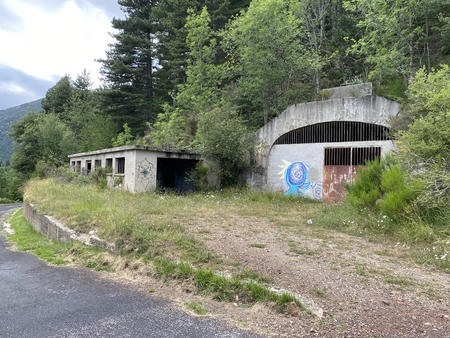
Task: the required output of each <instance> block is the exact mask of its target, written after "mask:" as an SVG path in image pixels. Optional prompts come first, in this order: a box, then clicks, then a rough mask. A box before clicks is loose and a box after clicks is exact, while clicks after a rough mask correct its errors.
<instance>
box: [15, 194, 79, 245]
mask: <svg viewBox="0 0 450 338" xmlns="http://www.w3.org/2000/svg"><path fill="white" fill-rule="evenodd" d="M23 214H24V216H25V218H26V219H27V220H28V222H29V223H30V224H31V226H32V227H33V229H34V230H36V231H37V232H40V233H41V234H43V235H45V236H47V237H48V238H51V239H56V240H57V241H60V242H65V243H68V242H71V241H72V240H74V239H76V237H77V235H76V233H75V231H74V230H72V229H69V228H67V227H65V226H64V225H63V224H61V223H60V222H58V221H57V220H56V219H54V218H53V217H51V216H47V215H39V214H38V213H37V211H36V209H35V208H34V206H33V204H28V203H24V204H23Z"/></svg>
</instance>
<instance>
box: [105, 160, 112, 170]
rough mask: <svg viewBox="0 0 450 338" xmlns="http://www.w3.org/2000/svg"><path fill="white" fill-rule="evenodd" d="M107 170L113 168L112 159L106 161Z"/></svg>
mask: <svg viewBox="0 0 450 338" xmlns="http://www.w3.org/2000/svg"><path fill="white" fill-rule="evenodd" d="M106 168H112V158H107V159H106Z"/></svg>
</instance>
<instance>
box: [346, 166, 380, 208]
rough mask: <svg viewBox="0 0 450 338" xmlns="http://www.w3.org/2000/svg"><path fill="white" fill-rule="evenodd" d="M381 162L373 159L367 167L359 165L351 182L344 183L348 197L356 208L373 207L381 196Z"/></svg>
mask: <svg viewBox="0 0 450 338" xmlns="http://www.w3.org/2000/svg"><path fill="white" fill-rule="evenodd" d="M382 171H383V164H382V163H381V161H378V160H375V161H371V162H368V163H367V167H360V168H359V170H358V173H357V176H356V179H355V181H354V182H353V184H346V185H345V189H346V190H347V191H348V199H349V202H350V203H351V205H352V206H354V207H356V208H362V207H371V208H374V207H375V204H376V202H377V200H378V199H379V198H380V197H381V190H380V184H381V173H382Z"/></svg>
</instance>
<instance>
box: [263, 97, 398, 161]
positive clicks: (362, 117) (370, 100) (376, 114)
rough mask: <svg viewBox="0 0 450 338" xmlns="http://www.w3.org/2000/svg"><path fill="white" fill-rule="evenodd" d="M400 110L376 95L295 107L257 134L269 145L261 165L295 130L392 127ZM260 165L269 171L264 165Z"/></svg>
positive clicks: (390, 101)
mask: <svg viewBox="0 0 450 338" xmlns="http://www.w3.org/2000/svg"><path fill="white" fill-rule="evenodd" d="M399 110H400V104H399V103H398V102H395V101H392V100H389V99H386V98H384V97H381V96H374V95H368V96H363V97H356V98H340V99H332V100H326V101H315V102H308V103H301V104H295V105H292V106H290V107H289V108H288V109H286V110H285V111H284V112H283V113H281V114H280V115H279V116H278V117H277V118H275V119H273V120H272V121H271V122H269V123H268V124H266V125H265V126H264V127H262V128H261V129H260V130H258V131H257V132H256V137H257V140H258V141H259V143H263V144H265V145H266V147H265V150H264V152H263V153H262V154H261V155H262V157H260V158H259V161H263V159H264V155H266V156H267V155H268V154H269V151H270V148H271V147H272V145H273V143H274V142H275V141H276V140H277V139H278V138H279V137H280V136H281V135H283V134H286V133H287V132H289V131H291V130H295V129H298V128H301V127H305V126H308V125H312V124H316V123H322V122H332V121H354V122H365V123H373V124H378V125H382V126H387V127H388V126H389V120H390V119H391V118H393V117H395V116H397V114H398V112H399ZM257 164H258V165H260V166H262V167H266V166H265V165H264V164H265V163H264V162H262V163H261V162H259V163H257Z"/></svg>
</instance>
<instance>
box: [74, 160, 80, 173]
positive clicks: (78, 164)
mask: <svg viewBox="0 0 450 338" xmlns="http://www.w3.org/2000/svg"><path fill="white" fill-rule="evenodd" d="M75 170H76V172H81V161H77V167H76V169H75Z"/></svg>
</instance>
